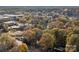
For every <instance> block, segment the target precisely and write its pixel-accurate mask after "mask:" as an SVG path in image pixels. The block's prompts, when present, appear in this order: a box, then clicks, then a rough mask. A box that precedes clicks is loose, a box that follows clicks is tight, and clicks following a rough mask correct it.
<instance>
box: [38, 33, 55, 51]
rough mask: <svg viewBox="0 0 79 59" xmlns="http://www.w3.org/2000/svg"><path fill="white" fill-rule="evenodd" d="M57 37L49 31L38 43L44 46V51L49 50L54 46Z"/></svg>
mask: <svg viewBox="0 0 79 59" xmlns="http://www.w3.org/2000/svg"><path fill="white" fill-rule="evenodd" d="M54 43H55V37H54V36H53V35H51V34H49V33H43V34H42V36H41V38H40V40H39V41H38V44H39V45H40V46H41V47H42V48H41V49H42V50H43V51H47V49H48V48H54Z"/></svg>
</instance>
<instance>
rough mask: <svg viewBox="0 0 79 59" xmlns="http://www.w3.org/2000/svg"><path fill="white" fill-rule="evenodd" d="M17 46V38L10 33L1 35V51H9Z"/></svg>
mask: <svg viewBox="0 0 79 59" xmlns="http://www.w3.org/2000/svg"><path fill="white" fill-rule="evenodd" d="M14 46H15V39H14V38H13V37H11V36H10V35H9V34H8V33H3V34H1V36H0V51H8V50H9V49H11V48H12V47H14Z"/></svg>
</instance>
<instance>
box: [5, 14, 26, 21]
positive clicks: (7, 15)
mask: <svg viewBox="0 0 79 59" xmlns="http://www.w3.org/2000/svg"><path fill="white" fill-rule="evenodd" d="M4 16H6V17H9V18H10V19H11V20H15V21H16V20H17V19H19V18H22V17H23V16H24V15H14V14H4Z"/></svg>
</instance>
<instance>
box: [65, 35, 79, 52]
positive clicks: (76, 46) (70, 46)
mask: <svg viewBox="0 0 79 59" xmlns="http://www.w3.org/2000/svg"><path fill="white" fill-rule="evenodd" d="M66 40H67V43H66V47H65V51H66V52H71V51H72V52H75V51H79V34H71V35H69V36H67V39H66Z"/></svg>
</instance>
